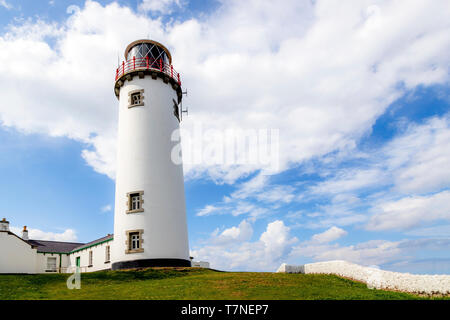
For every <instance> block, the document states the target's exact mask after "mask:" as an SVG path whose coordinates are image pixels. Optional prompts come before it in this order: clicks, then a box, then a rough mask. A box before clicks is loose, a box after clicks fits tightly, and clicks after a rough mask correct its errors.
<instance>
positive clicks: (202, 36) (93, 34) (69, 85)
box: [0, 0, 450, 198]
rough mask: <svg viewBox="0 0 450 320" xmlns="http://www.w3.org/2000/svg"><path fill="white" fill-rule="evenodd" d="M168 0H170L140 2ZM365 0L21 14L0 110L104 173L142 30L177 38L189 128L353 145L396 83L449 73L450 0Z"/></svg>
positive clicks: (283, 150) (5, 53)
mask: <svg viewBox="0 0 450 320" xmlns="http://www.w3.org/2000/svg"><path fill="white" fill-rule="evenodd" d="M169 3H172V4H174V3H175V4H176V3H177V2H176V1H175V2H174V1H171V2H167V1H159V2H156V1H146V2H144V3H142V5H143V6H144V5H146V6H148V8H149V9H150V8H153V9H154V10H158V8H166V5H168V4H169ZM374 8H375V7H373V6H370V3H369V2H366V1H351V2H348V3H346V4H345V5H342V4H340V3H339V4H338V3H336V2H333V1H326V0H319V1H315V2H310V1H294V0H292V1H288V2H286V3H284V4H283V6H280V5H279V4H277V3H275V2H273V1H267V2H265V3H261V2H260V1H257V2H256V1H228V2H223V3H221V7H220V9H219V10H217V11H215V12H212V13H211V14H209V15H207V16H204V17H203V18H202V20H198V19H195V18H192V19H189V20H186V21H178V20H171V21H170V22H168V24H163V22H162V21H161V20H160V19H158V18H155V19H152V18H148V17H146V16H144V15H140V14H137V13H135V12H133V11H132V10H131V9H129V8H127V7H121V6H120V5H118V4H117V3H112V4H109V5H106V6H101V5H100V4H98V3H97V2H95V1H87V2H86V3H85V6H84V7H82V8H80V9H79V10H72V11H71V13H72V14H71V15H70V16H69V17H68V19H67V20H66V21H64V22H62V23H60V24H54V23H52V22H42V21H26V22H23V23H22V22H19V23H17V24H16V25H14V26H12V27H11V28H10V31H9V32H8V33H6V34H3V35H2V36H1V37H0V49H1V50H0V52H1V54H0V58H2V60H3V61H9V63H8V64H2V65H1V66H0V84H1V85H2V87H3V88H4V92H5V94H4V96H3V100H4V104H2V106H3V107H1V106H0V121H1V122H2V124H3V125H6V126H12V127H15V128H17V129H19V130H22V131H24V132H40V133H45V134H49V135H52V136H66V137H69V138H72V139H76V140H78V141H81V142H83V143H85V144H86V148H85V150H84V151H83V154H82V156H83V157H84V159H85V160H86V161H87V163H88V164H89V165H91V166H92V167H93V168H94V169H95V170H96V171H98V172H100V173H103V174H107V175H108V176H109V177H111V178H113V177H114V171H115V170H114V168H115V140H116V130H117V126H116V121H117V118H116V117H117V112H116V111H115V110H116V106H117V101H116V99H115V97H114V95H113V93H112V89H111V88H112V81H113V80H112V77H113V74H114V67H115V65H116V63H117V53H121V52H122V51H123V48H125V47H126V45H127V44H128V43H129V42H131V41H132V40H135V39H136V38H142V37H146V36H147V34H151V35H152V38H154V39H156V40H160V41H162V42H163V43H165V44H167V46H168V47H169V48H170V49H171V50H172V53H173V57H174V59H173V60H174V64H175V67H176V68H177V70H180V71H181V73H182V79H183V83H184V84H185V87H188V88H189V92H190V95H189V98H188V101H186V102H189V104H190V105H191V106H193V107H192V108H191V112H190V114H191V115H192V116H189V117H187V118H186V120H185V121H183V127H184V129H186V130H190V129H191V128H192V127H193V126H194V121H195V122H201V123H204V124H208V125H207V126H208V128H211V129H217V130H224V129H225V128H229V127H238V128H279V129H280V170H283V169H285V168H287V167H289V166H291V165H292V164H296V163H299V162H302V161H304V160H307V159H311V158H312V157H315V156H321V155H324V154H327V153H329V152H331V151H334V150H341V149H346V148H353V147H354V145H355V141H357V140H358V139H359V138H360V137H361V136H362V135H363V134H364V133H366V132H367V131H368V130H370V127H371V125H372V124H373V123H374V121H375V120H376V118H377V117H378V116H379V115H380V114H382V113H383V112H384V111H385V109H386V107H387V106H388V105H389V104H390V103H391V102H392V101H394V100H395V99H396V98H397V97H399V96H400V95H402V94H403V93H404V92H405V90H407V89H411V88H414V87H415V86H417V85H431V84H436V83H444V82H445V81H447V80H448V72H447V65H448V55H447V54H446V52H448V49H449V43H450V40H449V39H448V37H447V36H446V30H447V28H448V25H449V22H448V19H447V15H446V14H445V12H448V10H449V3H448V1H445V0H443V1H433V2H432V3H429V2H427V1H419V0H415V1H409V2H408V4H407V5H404V4H402V3H401V2H390V1H380V2H378V3H377V7H376V10H375V9H374ZM161 10H163V11H164V10H165V9H161ZM143 30H145V32H143ZM49 39H51V41H49ZM29 48H33V50H29ZM275 70H276V71H275ZM86 75H89V81H87V80H86V79H87V78H86ZM108 79H109V80H108ZM399 83H403V84H404V85H403V86H399V85H398V84H399ZM93 84H95V85H94V86H93ZM74 88H75V89H74ZM244 88H245V89H244ZM42 102H45V103H42ZM12 104H14V105H15V106H16V107H15V108H9V107H7V106H9V105H12ZM25 115H26V116H25ZM259 169H260V167H258V166H256V167H255V166H250V167H246V166H223V167H220V166H219V168H218V167H217V165H209V164H205V163H201V164H198V165H195V166H193V167H191V168H188V169H187V170H186V174H187V176H188V177H202V176H205V175H206V176H209V177H213V179H214V180H215V181H217V182H220V181H225V182H227V183H232V182H234V181H236V180H237V179H239V178H241V177H246V176H248V175H249V174H251V173H252V172H255V171H258V170H259ZM268 196H269V195H268ZM269 198H270V197H269Z"/></svg>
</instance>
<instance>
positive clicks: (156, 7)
mask: <svg viewBox="0 0 450 320" xmlns="http://www.w3.org/2000/svg"><path fill="white" fill-rule="evenodd" d="M182 5H183V1H180V0H143V1H142V2H141V3H140V4H139V9H140V10H143V11H148V12H154V13H160V14H170V13H172V11H173V10H174V9H175V8H177V7H178V8H181V7H182Z"/></svg>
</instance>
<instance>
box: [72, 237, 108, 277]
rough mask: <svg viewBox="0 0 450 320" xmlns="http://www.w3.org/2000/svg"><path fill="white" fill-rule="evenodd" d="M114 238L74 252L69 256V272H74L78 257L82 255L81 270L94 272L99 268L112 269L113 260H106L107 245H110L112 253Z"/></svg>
mask: <svg viewBox="0 0 450 320" xmlns="http://www.w3.org/2000/svg"><path fill="white" fill-rule="evenodd" d="M112 243H113V240H111V241H107V242H103V243H100V244H98V245H95V246H92V247H89V248H86V249H83V250H80V251H77V252H74V253H71V254H69V256H68V260H69V261H68V262H67V265H68V270H67V272H74V271H75V267H76V258H77V257H80V270H81V272H93V271H99V270H107V269H111V262H110V261H109V262H106V260H105V258H106V246H110V252H111V255H112ZM89 251H92V266H89Z"/></svg>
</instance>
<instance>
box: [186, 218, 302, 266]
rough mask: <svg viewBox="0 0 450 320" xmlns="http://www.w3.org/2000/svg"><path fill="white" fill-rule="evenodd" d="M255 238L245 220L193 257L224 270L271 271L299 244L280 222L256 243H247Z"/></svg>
mask: <svg viewBox="0 0 450 320" xmlns="http://www.w3.org/2000/svg"><path fill="white" fill-rule="evenodd" d="M252 234H253V228H252V227H251V225H250V224H249V223H248V222H247V221H245V220H244V221H242V222H241V223H240V224H239V226H237V227H231V228H228V229H226V230H224V231H223V232H222V233H220V234H218V235H216V236H215V237H214V236H213V238H212V239H210V240H209V241H208V244H207V245H204V246H198V247H194V248H193V250H192V251H191V255H192V256H194V257H195V258H196V259H200V260H205V261H209V262H210V264H211V267H212V268H216V269H221V270H247V271H248V270H264V271H272V270H273V269H274V268H276V267H277V266H278V265H279V264H280V261H281V260H282V259H284V258H285V257H287V255H289V253H290V251H291V249H292V245H293V244H294V243H296V242H297V241H298V240H297V238H295V237H292V236H291V235H290V228H289V227H287V226H285V225H284V222H283V221H281V220H277V221H273V222H270V223H268V224H267V227H266V230H265V231H264V232H263V233H262V234H261V236H260V237H259V240H257V241H253V242H251V241H248V240H250V238H251V235H252Z"/></svg>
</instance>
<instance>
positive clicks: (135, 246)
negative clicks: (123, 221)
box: [125, 229, 144, 254]
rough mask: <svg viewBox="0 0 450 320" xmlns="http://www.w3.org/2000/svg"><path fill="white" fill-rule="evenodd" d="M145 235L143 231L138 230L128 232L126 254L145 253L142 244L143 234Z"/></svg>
mask: <svg viewBox="0 0 450 320" xmlns="http://www.w3.org/2000/svg"><path fill="white" fill-rule="evenodd" d="M143 233H144V230H143V229H138V230H128V231H126V234H127V237H126V239H127V240H126V243H125V244H126V248H127V249H126V250H125V253H127V254H128V253H138V252H144V248H143V247H142V243H143V242H144V240H143V239H142V234H143Z"/></svg>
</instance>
